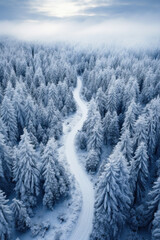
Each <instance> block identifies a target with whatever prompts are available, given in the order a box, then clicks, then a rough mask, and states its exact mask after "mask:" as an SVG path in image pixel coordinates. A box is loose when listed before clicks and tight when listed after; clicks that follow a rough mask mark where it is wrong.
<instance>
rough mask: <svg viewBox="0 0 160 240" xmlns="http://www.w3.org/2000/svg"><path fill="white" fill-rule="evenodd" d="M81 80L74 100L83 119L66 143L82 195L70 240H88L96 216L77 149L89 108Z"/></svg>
mask: <svg viewBox="0 0 160 240" xmlns="http://www.w3.org/2000/svg"><path fill="white" fill-rule="evenodd" d="M80 90H81V80H80V78H78V82H77V87H76V89H75V90H74V93H73V94H74V98H75V100H76V102H77V105H78V112H77V114H78V115H79V112H81V117H80V119H79V121H78V122H77V124H76V125H75V126H74V127H73V128H72V130H71V132H70V133H69V134H68V137H67V140H66V142H65V155H66V158H67V162H68V163H69V165H70V170H71V173H72V174H73V175H74V176H75V178H76V180H77V182H78V184H79V186H80V190H81V193H82V199H83V204H82V210H81V212H80V216H79V218H78V221H77V224H76V226H75V228H74V230H73V232H72V234H71V236H70V237H69V240H88V239H89V236H90V233H91V231H92V222H93V215H94V188H93V184H92V182H91V181H90V179H89V177H88V175H87V173H86V172H85V171H84V170H83V168H82V167H81V165H80V162H79V160H78V156H77V153H76V148H75V137H76V134H77V132H78V131H79V130H80V129H81V128H82V126H83V123H84V121H85V120H86V118H87V113H88V108H87V106H86V104H85V102H84V101H83V100H82V99H81V98H80Z"/></svg>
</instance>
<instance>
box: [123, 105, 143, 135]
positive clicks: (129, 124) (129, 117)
mask: <svg viewBox="0 0 160 240" xmlns="http://www.w3.org/2000/svg"><path fill="white" fill-rule="evenodd" d="M139 109H140V107H139V105H137V104H136V103H135V101H134V100H133V101H132V102H131V104H130V105H129V107H128V109H127V111H126V112H125V120H124V123H123V126H122V133H123V132H124V131H125V130H126V129H128V130H129V132H130V134H131V137H133V135H134V131H135V122H136V120H137V118H138V115H139Z"/></svg>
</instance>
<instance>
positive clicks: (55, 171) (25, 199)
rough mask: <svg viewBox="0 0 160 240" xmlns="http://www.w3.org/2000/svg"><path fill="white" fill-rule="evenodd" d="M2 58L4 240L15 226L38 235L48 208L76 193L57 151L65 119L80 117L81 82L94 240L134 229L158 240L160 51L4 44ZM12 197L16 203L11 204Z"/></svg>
mask: <svg viewBox="0 0 160 240" xmlns="http://www.w3.org/2000/svg"><path fill="white" fill-rule="evenodd" d="M0 56H1V60H0V189H1V190H0V239H2V240H3V239H10V234H11V228H12V227H13V225H14V226H15V228H16V229H17V230H20V231H24V230H25V229H27V228H29V227H30V224H31V223H30V221H31V219H30V217H31V213H32V208H33V207H35V206H37V202H38V201H40V199H41V200H42V203H43V205H44V206H46V207H48V208H49V209H54V204H55V203H56V202H57V201H58V200H60V199H62V198H64V197H66V196H67V194H68V192H69V184H70V183H69V179H68V175H67V173H66V170H65V167H64V166H63V163H62V162H60V161H59V156H58V152H57V142H58V141H59V139H61V135H62V134H63V127H62V122H63V118H65V117H66V116H68V115H69V114H71V113H73V112H75V111H76V104H75V101H74V99H73V93H72V92H73V88H74V87H76V83H77V74H78V75H80V76H81V78H82V82H83V88H82V95H83V97H84V99H85V100H86V101H88V102H89V111H88V116H87V119H86V121H85V122H84V125H83V128H82V130H81V131H80V132H79V133H78V136H77V142H78V145H79V147H80V148H81V149H82V150H83V151H86V170H87V171H88V172H96V173H97V174H96V175H95V181H96V194H95V198H96V199H95V216H94V224H93V232H92V235H91V239H92V240H104V239H105V240H116V239H118V238H119V237H120V234H121V232H122V231H123V228H124V225H125V224H128V226H130V228H131V229H133V230H134V231H138V229H140V228H141V227H146V229H150V228H149V226H151V235H152V239H153V240H158V239H159V236H160V234H159V233H160V224H159V221H160V68H159V66H160V51H159V49H155V50H149V49H148V50H147V49H143V50H140V49H121V48H120V49H113V48H112V47H110V48H107V47H101V48H100V49H92V48H88V49H85V48H81V49H80V48H79V47H77V46H69V45H65V44H54V46H47V45H40V44H31V43H20V42H13V41H10V40H7V41H4V40H2V41H1V45H0ZM107 149H111V154H110V155H109V157H106V158H104V159H103V157H102V156H103V155H102V153H103V150H106V151H107ZM104 152H105V151H104ZM5 194H6V195H7V198H11V197H12V196H14V197H15V198H14V199H13V200H12V203H11V204H9V203H8V200H6V197H5ZM9 205H10V206H9ZM12 223H14V224H12Z"/></svg>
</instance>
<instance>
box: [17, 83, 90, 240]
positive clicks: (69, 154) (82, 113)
mask: <svg viewBox="0 0 160 240" xmlns="http://www.w3.org/2000/svg"><path fill="white" fill-rule="evenodd" d="M80 90H81V80H80V78H78V84H77V87H76V89H75V90H74V98H75V101H76V103H77V112H76V114H75V115H72V116H70V117H69V118H67V119H65V120H64V123H63V132H64V134H63V137H62V138H61V140H60V143H59V150H58V152H59V159H60V161H62V162H63V164H65V167H66V168H68V172H71V175H70V181H71V193H70V196H69V197H68V198H67V199H65V200H64V201H61V202H60V203H58V204H56V205H55V206H54V209H53V211H50V210H48V209H47V208H46V207H44V206H43V205H39V206H38V207H37V208H36V209H35V210H34V212H35V216H34V217H33V218H32V226H34V225H35V224H38V225H40V224H42V223H49V225H50V227H49V229H48V230H47V231H46V233H45V235H44V236H43V231H40V232H39V234H38V235H37V236H35V237H34V238H33V236H32V233H31V231H30V230H28V231H27V232H26V233H22V234H21V233H15V234H14V239H16V238H17V237H18V238H19V239H20V240H33V239H36V240H42V239H43V240H44V239H45V240H66V239H67V240H88V239H89V235H90V233H91V231H92V221H93V214H94V189H93V184H92V183H91V181H90V180H89V177H88V176H87V173H86V172H85V170H84V169H83V167H82V164H81V162H80V159H79V157H82V156H81V155H80V156H78V155H79V154H78V153H77V152H76V146H75V137H76V134H77V132H78V130H80V129H81V127H82V125H83V122H84V121H85V119H86V117H87V112H88V108H87V104H86V103H85V102H84V101H83V100H81V98H80ZM82 161H83V160H82Z"/></svg>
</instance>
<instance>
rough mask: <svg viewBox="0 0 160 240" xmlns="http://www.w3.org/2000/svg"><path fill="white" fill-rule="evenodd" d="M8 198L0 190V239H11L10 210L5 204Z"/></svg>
mask: <svg viewBox="0 0 160 240" xmlns="http://www.w3.org/2000/svg"><path fill="white" fill-rule="evenodd" d="M7 203H8V200H6V196H5V195H4V193H3V192H2V191H1V190H0V239H1V240H7V239H11V230H12V212H11V210H10V208H9V206H8V205H7Z"/></svg>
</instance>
